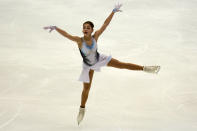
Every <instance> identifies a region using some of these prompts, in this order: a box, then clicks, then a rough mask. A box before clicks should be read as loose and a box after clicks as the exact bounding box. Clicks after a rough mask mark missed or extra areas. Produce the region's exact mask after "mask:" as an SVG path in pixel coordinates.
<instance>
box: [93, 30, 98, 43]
mask: <svg viewBox="0 0 197 131" xmlns="http://www.w3.org/2000/svg"><path fill="white" fill-rule="evenodd" d="M93 38H94V39H95V40H96V42H97V40H98V38H99V36H98V34H97V33H96V32H95V33H94V35H93Z"/></svg>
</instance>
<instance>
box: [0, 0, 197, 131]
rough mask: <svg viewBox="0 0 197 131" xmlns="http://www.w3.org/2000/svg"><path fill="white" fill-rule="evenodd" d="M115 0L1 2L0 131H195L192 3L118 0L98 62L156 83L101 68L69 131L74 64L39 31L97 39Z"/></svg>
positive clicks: (77, 66)
mask: <svg viewBox="0 0 197 131" xmlns="http://www.w3.org/2000/svg"><path fill="white" fill-rule="evenodd" d="M116 2H117V1H114V0H108V1H105V0H98V1H91V0H83V1H79V0H72V1H71V0H58V1H55V0H47V1H45V0H34V1H33V0H20V1H19V0H18V1H17V0H1V1H0V17H1V20H0V25H1V29H0V130H1V131H185V130H188V131H196V130H197V86H196V85H197V81H196V80H197V70H196V67H197V44H196V41H197V37H196V36H197V16H196V13H197V9H196V7H197V1H196V0H189V1H188V0H125V1H120V2H122V3H123V6H122V10H123V12H122V13H117V14H115V16H114V18H113V20H112V21H111V23H110V25H109V26H108V27H107V29H106V31H105V32H104V33H103V34H102V36H101V37H100V39H99V41H98V46H99V52H100V53H103V54H106V55H109V54H111V55H112V56H113V57H114V58H116V59H118V60H120V61H125V62H131V63H135V64H140V65H160V66H161V71H160V72H159V74H158V75H153V74H147V73H144V72H139V71H129V70H124V69H123V70H120V69H115V68H110V67H103V68H102V71H101V72H99V73H98V72H96V73H95V74H94V78H93V84H92V87H91V91H90V95H89V99H88V102H87V105H86V106H87V112H86V116H85V118H84V120H83V122H82V123H81V125H80V126H79V127H78V125H77V121H76V117H77V114H78V109H79V105H80V98H81V91H82V83H80V82H78V81H77V79H78V77H79V74H80V72H81V65H82V58H81V56H80V53H79V50H78V48H77V46H76V44H75V43H73V42H72V41H69V40H68V39H66V38H64V37H62V36H61V35H59V34H58V33H57V32H55V31H54V32H52V33H48V32H47V31H45V30H43V27H44V26H48V25H56V26H58V27H60V28H62V29H64V30H66V31H67V32H69V33H71V34H73V35H77V36H82V24H83V22H84V21H86V20H91V21H93V22H94V24H95V30H96V29H99V28H100V27H101V25H102V24H103V22H104V20H105V19H106V18H107V16H108V15H109V14H110V12H111V11H112V9H113V7H114V4H115V3H116Z"/></svg>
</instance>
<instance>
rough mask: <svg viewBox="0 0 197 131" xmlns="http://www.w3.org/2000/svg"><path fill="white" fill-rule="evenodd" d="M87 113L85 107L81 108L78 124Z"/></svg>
mask: <svg viewBox="0 0 197 131" xmlns="http://www.w3.org/2000/svg"><path fill="white" fill-rule="evenodd" d="M84 115H85V108H81V107H80V108H79V114H78V116H77V122H78V125H79V124H80V122H81V121H82V120H83V117H84Z"/></svg>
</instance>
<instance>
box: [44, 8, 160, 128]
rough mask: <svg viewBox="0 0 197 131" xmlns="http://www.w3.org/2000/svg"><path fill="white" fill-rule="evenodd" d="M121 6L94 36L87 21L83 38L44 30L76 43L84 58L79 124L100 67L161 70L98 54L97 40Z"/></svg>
mask: <svg viewBox="0 0 197 131" xmlns="http://www.w3.org/2000/svg"><path fill="white" fill-rule="evenodd" d="M121 6H122V5H121V4H118V5H116V6H115V8H114V9H113V11H112V12H111V13H110V15H109V16H108V17H107V19H106V20H105V22H104V24H103V25H102V27H101V28H100V29H99V30H97V31H96V32H95V33H94V34H93V35H92V33H93V31H94V24H93V23H92V22H90V21H86V22H85V23H83V31H82V32H83V34H84V36H83V37H78V36H72V35H70V34H69V33H67V32H66V31H63V30H62V29H60V28H58V27H56V26H48V27H44V29H50V31H49V32H51V31H53V30H56V31H57V32H59V33H60V34H61V35H63V36H65V37H66V38H68V39H70V40H72V41H74V42H76V43H77V45H78V47H79V51H80V53H81V56H82V58H83V70H82V72H81V75H80V77H79V80H80V81H82V82H83V91H82V95H81V105H80V109H79V114H78V117H77V121H78V124H79V123H80V122H81V121H82V119H83V117H84V114H85V104H86V102H87V99H88V94H89V91H90V87H91V83H92V78H93V74H94V71H99V70H100V67H102V66H110V67H115V68H120V69H129V70H137V71H145V72H149V73H158V72H159V70H160V66H140V65H136V64H132V63H125V62H120V61H118V60H116V59H114V58H112V57H111V56H106V55H104V54H100V53H98V52H97V40H98V38H99V36H100V35H101V34H102V33H103V31H104V30H105V29H106V27H107V26H108V25H109V23H110V21H111V19H112V17H113V15H114V14H115V13H116V12H120V11H121V10H120V7H121Z"/></svg>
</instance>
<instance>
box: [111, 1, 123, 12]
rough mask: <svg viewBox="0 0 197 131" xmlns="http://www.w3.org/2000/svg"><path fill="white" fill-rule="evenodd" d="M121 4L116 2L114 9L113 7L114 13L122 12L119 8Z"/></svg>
mask: <svg viewBox="0 0 197 131" xmlns="http://www.w3.org/2000/svg"><path fill="white" fill-rule="evenodd" d="M121 6H122V4H119V3H118V4H116V5H115V7H114V9H113V12H114V13H116V12H122V10H120V7H121Z"/></svg>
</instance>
